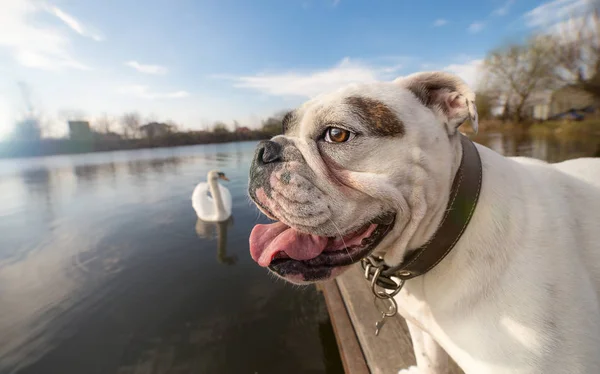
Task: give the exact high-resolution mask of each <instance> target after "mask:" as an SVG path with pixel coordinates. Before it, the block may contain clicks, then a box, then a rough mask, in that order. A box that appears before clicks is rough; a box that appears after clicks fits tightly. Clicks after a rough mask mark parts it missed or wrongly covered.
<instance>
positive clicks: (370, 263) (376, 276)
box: [361, 256, 404, 336]
mask: <svg viewBox="0 0 600 374" xmlns="http://www.w3.org/2000/svg"><path fill="white" fill-rule="evenodd" d="M361 264H362V266H363V268H364V269H365V279H367V280H368V281H370V283H371V292H372V293H373V295H374V296H375V299H374V300H373V302H374V303H375V308H377V310H378V311H379V313H381V319H380V320H379V321H377V322H376V323H375V335H376V336H379V332H380V331H381V329H382V328H383V325H384V324H385V321H386V318H389V317H393V316H395V315H396V313H398V304H396V300H394V296H396V295H397V294H398V292H400V290H402V287H403V286H404V280H402V279H401V280H400V282H399V283H396V282H395V281H394V280H393V279H391V278H390V277H387V276H384V275H383V274H381V272H382V270H383V269H384V268H385V267H386V265H385V263H384V262H383V258H381V257H374V256H368V257H366V258H364V259H362V261H361ZM378 287H380V289H378ZM386 290H391V292H386ZM378 301H379V302H380V303H384V304H388V306H387V308H380V307H379V305H378V303H377V302H378Z"/></svg>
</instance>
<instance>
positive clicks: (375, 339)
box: [319, 264, 463, 374]
mask: <svg viewBox="0 0 600 374" xmlns="http://www.w3.org/2000/svg"><path fill="white" fill-rule="evenodd" d="M319 289H320V290H321V291H322V292H323V296H324V297H325V301H326V303H327V309H328V311H329V315H330V319H331V323H332V325H333V330H334V332H335V335H336V339H337V344H338V347H339V350H340V356H341V358H342V362H343V364H344V369H345V371H346V373H347V374H396V373H398V371H399V370H400V369H403V368H408V367H409V366H411V365H414V364H415V356H414V353H413V348H412V342H411V340H410V335H409V332H408V327H407V326H406V322H405V321H404V319H403V318H402V317H400V316H399V315H397V316H395V317H392V318H390V319H389V320H388V321H386V323H385V327H384V328H383V329H382V330H381V332H380V333H379V336H375V332H374V331H375V321H377V320H378V319H379V317H380V314H379V313H378V312H377V310H376V309H375V306H374V305H373V294H372V293H371V290H370V288H369V285H368V283H367V281H366V280H365V279H364V277H363V271H362V268H361V267H360V264H356V265H354V266H353V267H352V269H350V270H348V271H347V272H345V273H344V274H343V275H341V276H339V277H337V278H336V279H334V280H332V281H328V282H325V283H322V284H320V285H319ZM450 373H451V374H461V373H463V372H462V370H460V368H458V366H457V365H456V364H455V363H454V362H452V361H451V370H450Z"/></svg>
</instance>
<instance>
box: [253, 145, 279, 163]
mask: <svg viewBox="0 0 600 374" xmlns="http://www.w3.org/2000/svg"><path fill="white" fill-rule="evenodd" d="M281 149H282V147H281V144H279V143H275V142H273V141H270V140H265V141H262V142H260V144H259V145H258V149H257V151H256V162H257V163H258V164H270V163H272V162H277V161H281Z"/></svg>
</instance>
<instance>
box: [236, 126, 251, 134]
mask: <svg viewBox="0 0 600 374" xmlns="http://www.w3.org/2000/svg"><path fill="white" fill-rule="evenodd" d="M235 132H236V133H238V134H248V133H249V132H250V129H249V128H247V127H246V126H242V127H238V128H237V129H236V130H235Z"/></svg>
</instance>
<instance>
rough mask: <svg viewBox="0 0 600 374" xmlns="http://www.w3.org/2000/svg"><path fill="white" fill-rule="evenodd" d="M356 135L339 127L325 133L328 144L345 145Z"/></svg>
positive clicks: (331, 128)
mask: <svg viewBox="0 0 600 374" xmlns="http://www.w3.org/2000/svg"><path fill="white" fill-rule="evenodd" d="M353 137H354V133H353V132H351V131H348V130H344V129H340V128H339V127H329V128H327V130H326V131H325V141H326V142H327V143H344V142H347V141H350V140H351V139H352V138H353Z"/></svg>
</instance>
